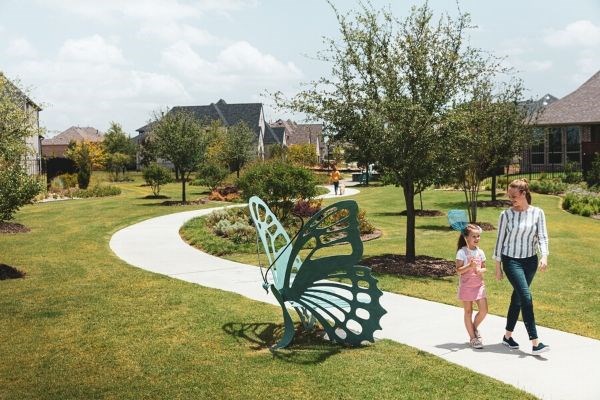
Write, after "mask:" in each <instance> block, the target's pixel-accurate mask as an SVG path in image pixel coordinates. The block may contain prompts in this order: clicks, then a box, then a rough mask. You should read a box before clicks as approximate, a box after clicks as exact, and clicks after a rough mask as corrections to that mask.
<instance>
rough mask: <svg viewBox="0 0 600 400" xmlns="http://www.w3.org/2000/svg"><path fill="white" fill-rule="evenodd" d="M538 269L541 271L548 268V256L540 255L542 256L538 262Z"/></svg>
mask: <svg viewBox="0 0 600 400" xmlns="http://www.w3.org/2000/svg"><path fill="white" fill-rule="evenodd" d="M538 269H539V270H540V271H541V272H546V270H547V269H548V257H547V256H542V258H540V263H539V264H538Z"/></svg>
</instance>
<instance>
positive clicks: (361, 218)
mask: <svg viewBox="0 0 600 400" xmlns="http://www.w3.org/2000/svg"><path fill="white" fill-rule="evenodd" d="M366 216H367V212H366V211H365V210H358V227H359V229H360V234H361V235H364V234H367V233H373V232H375V227H374V226H373V225H372V224H371V223H370V222H369V221H367V218H366Z"/></svg>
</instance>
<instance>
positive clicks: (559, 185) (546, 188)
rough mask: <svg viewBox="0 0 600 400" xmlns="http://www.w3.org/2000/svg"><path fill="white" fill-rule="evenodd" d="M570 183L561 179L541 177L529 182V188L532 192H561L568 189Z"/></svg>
mask: <svg viewBox="0 0 600 400" xmlns="http://www.w3.org/2000/svg"><path fill="white" fill-rule="evenodd" d="M567 187H568V185H567V184H566V183H563V182H561V181H560V180H558V181H554V180H550V179H540V180H535V181H531V182H530V183H529V189H531V191H532V192H536V193H542V194H560V193H564V192H565V191H566V190H567Z"/></svg>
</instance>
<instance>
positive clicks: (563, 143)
mask: <svg viewBox="0 0 600 400" xmlns="http://www.w3.org/2000/svg"><path fill="white" fill-rule="evenodd" d="M547 96H548V95H547ZM543 100H544V98H542V99H540V101H542V104H540V106H542V107H543V109H542V113H541V115H540V117H539V118H538V119H537V120H536V121H535V123H534V125H535V130H534V143H533V144H532V146H531V147H530V149H529V150H528V151H527V152H526V154H525V155H524V157H523V160H522V161H521V171H523V172H536V171H562V170H563V169H564V168H565V166H566V164H568V163H574V165H575V166H576V167H577V168H580V167H581V168H582V169H583V170H584V171H585V170H587V169H588V167H589V165H590V164H591V160H592V158H593V156H594V153H596V152H598V153H600V71H598V72H596V74H594V75H593V76H592V77H591V78H590V79H588V80H587V81H586V82H585V83H584V84H583V85H581V86H580V87H579V88H577V90H575V91H574V92H572V93H571V94H569V95H567V96H565V97H563V98H562V99H558V100H554V101H552V100H553V99H552V98H548V99H546V104H543ZM548 100H550V101H548Z"/></svg>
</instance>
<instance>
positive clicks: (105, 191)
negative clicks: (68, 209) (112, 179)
mask: <svg viewBox="0 0 600 400" xmlns="http://www.w3.org/2000/svg"><path fill="white" fill-rule="evenodd" d="M119 194H121V189H120V188H118V187H116V186H111V185H106V186H102V185H94V186H92V187H91V188H88V189H77V190H75V191H73V192H71V196H72V197H79V198H88V197H106V196H116V195H119Z"/></svg>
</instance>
